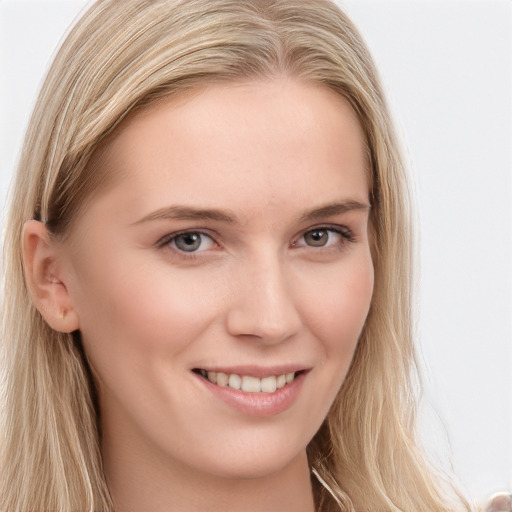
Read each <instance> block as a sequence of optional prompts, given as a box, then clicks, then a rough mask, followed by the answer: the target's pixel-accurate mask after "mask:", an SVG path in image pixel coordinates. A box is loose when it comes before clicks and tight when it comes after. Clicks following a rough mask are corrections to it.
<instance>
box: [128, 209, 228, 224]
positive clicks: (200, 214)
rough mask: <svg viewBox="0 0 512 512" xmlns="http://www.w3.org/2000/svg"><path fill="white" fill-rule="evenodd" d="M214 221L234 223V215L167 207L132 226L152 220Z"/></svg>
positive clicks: (215, 211)
mask: <svg viewBox="0 0 512 512" xmlns="http://www.w3.org/2000/svg"><path fill="white" fill-rule="evenodd" d="M168 219H175V220H214V221H217V222H227V223H234V222H236V215H234V214H233V213H231V212H229V211H224V210H216V209H202V208H191V207H188V206H168V207H164V208H159V209H158V210H155V211H154V212H151V213H150V214H149V215H146V216H145V217H142V219H140V220H138V221H136V222H135V223H134V224H142V223H144V222H149V221H154V220H168Z"/></svg>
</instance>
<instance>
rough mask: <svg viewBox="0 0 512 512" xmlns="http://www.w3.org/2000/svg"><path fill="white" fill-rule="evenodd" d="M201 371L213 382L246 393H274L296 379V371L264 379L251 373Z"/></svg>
mask: <svg viewBox="0 0 512 512" xmlns="http://www.w3.org/2000/svg"><path fill="white" fill-rule="evenodd" d="M200 373H201V375H202V376H203V377H205V378H207V379H208V380H209V381H210V382H212V383H213V384H217V386H221V387H228V386H229V387H230V388H233V389H237V390H241V391H243V392H245V393H274V392H275V391H276V390H277V389H281V388H284V387H285V386H286V385H287V384H290V383H291V382H293V380H294V379H295V372H290V373H283V374H281V375H271V376H269V377H263V378H262V379H259V378H258V377H252V376H250V375H242V376H240V375H237V374H236V373H231V374H229V375H228V374H226V373H223V372H213V371H209V372H207V371H206V370H200Z"/></svg>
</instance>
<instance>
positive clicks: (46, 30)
mask: <svg viewBox="0 0 512 512" xmlns="http://www.w3.org/2000/svg"><path fill="white" fill-rule="evenodd" d="M339 3H340V4H341V5H342V6H343V7H344V8H345V10H346V11H347V12H348V13H349V15H350V16H351V17H352V19H353V20H354V21H355V23H356V24H357V26H358V27H359V29H360V31H361V32H362V34H363V36H364V38H365V39H366V41H367V43H368V44H369V46H370V48H371V50H372V52H373V54H374V57H375V59H376V61H377V66H378V68H379V69H380V71H381V75H382V78H383V81H384V84H385V88H386V90H387V91H388V97H389V99H390V103H391V106H392V110H393V112H394V114H395V117H396V119H397V122H398V125H399V129H400V131H401V132H402V135H403V138H404V141H405V144H406V146H407V148H408V155H409V157H408V158H409V160H410V162H411V169H412V173H413V179H414V181H415V183H416V188H417V194H418V206H419V219H420V220H419V229H420V231H421V287H420V311H421V319H420V323H419V342H420V345H421V352H422V354H423V359H424V361H425V362H424V367H425V377H426V379H425V380H426V382H425V397H426V404H427V406H426V407H425V408H424V413H423V419H422V425H423V431H424V435H425V440H426V444H427V447H428V448H429V449H430V450H431V451H432V452H433V453H434V455H435V456H437V457H439V458H440V459H441V460H442V462H443V463H444V464H447V463H448V461H449V460H452V462H453V466H454V469H455V472H456V473H457V474H458V475H459V477H460V480H461V482H462V483H463V484H464V485H465V487H466V488H467V491H468V492H469V495H470V496H471V497H472V498H473V499H475V500H482V499H484V498H485V497H486V496H488V495H489V494H490V493H492V492H494V491H497V490H500V489H507V488H508V489H512V371H511V370H512V321H511V318H512V150H511V148H512V100H511V97H512V2H511V1H510V0H487V1H471V0H447V1H436V0H430V1H429V0H403V1H398V0H393V1H391V0H346V1H343V2H339ZM83 5H85V2H84V1H83V0H38V1H35V0H32V1H29V0H0V52H1V53H0V64H1V66H0V204H1V205H2V206H3V204H4V197H5V194H6V190H7V188H8V184H9V180H10V178H11V175H12V170H13V168H14V166H15V161H16V159H17V155H18V151H19V147H20V144H21V137H22V134H23V131H24V128H25V126H26V123H27V121H28V116H29V113H30V110H31V106H32V104H33V102H34V98H35V94H36V91H37V89H38V86H39V85H40V83H41V79H42V76H43V74H44V71H45V69H46V67H47V65H48V61H49V59H50V57H51V55H52V54H53V52H54V48H55V46H56V45H57V43H58V42H59V41H60V40H61V38H62V35H63V33H64V30H65V28H66V27H67V26H68V24H69V23H70V22H71V21H72V20H73V19H74V18H75V16H76V15H77V13H78V12H79V11H80V9H81V8H82V7H83ZM443 425H444V427H443ZM445 428H446V431H447V434H448V438H449V443H448V441H447V439H446V433H445V431H444V429H445Z"/></svg>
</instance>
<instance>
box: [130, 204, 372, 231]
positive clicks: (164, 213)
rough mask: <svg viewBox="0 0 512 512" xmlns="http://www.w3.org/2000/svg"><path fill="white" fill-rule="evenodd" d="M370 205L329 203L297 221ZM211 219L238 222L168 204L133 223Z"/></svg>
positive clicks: (214, 212) (215, 213)
mask: <svg viewBox="0 0 512 512" xmlns="http://www.w3.org/2000/svg"><path fill="white" fill-rule="evenodd" d="M368 209H370V205H369V204H367V203H361V202H359V201H343V202H339V203H330V204H327V205H325V206H321V207H319V208H315V209H313V210H310V211H307V212H306V213H304V214H303V215H301V217H300V219H299V221H300V222H306V221H315V220H318V219H321V218H325V217H333V216H334V215H341V214H343V213H346V212H349V211H353V210H368ZM169 219H171V220H212V221H216V222H224V223H228V224H234V223H239V220H238V218H237V216H236V215H235V214H234V213H233V212H231V211H229V210H217V209H203V208H194V207H189V206H168V207H164V208H159V209H158V210H155V211H154V212H151V213H150V214H148V215H146V216H144V217H142V219H140V220H138V221H136V222H134V225H137V224H143V223H146V222H150V221H156V220H169Z"/></svg>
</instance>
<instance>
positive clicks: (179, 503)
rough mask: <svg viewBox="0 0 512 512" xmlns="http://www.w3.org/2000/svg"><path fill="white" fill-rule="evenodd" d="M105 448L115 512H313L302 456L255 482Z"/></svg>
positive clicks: (105, 445)
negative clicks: (231, 511)
mask: <svg viewBox="0 0 512 512" xmlns="http://www.w3.org/2000/svg"><path fill="white" fill-rule="evenodd" d="M132 448H135V447H133V446H130V447H129V449H126V447H125V448H124V449H123V447H122V446H118V443H115V442H113V443H109V440H108V438H106V439H105V438H104V442H103V454H104V465H105V474H106V477H107V483H108V486H109V489H110V492H111V495H112V499H113V501H114V509H115V511H116V512H146V511H147V510H151V511H152V512H175V511H176V512H178V511H179V512H181V511H184V510H186V511H187V512H204V511H205V510H208V512H217V511H218V512H220V511H222V512H224V511H226V510H243V511H244V512H283V511H284V510H286V511H288V510H293V511H294V512H314V503H313V492H312V487H311V481H310V472H309V467H308V461H307V456H306V452H305V451H304V452H303V453H300V454H299V455H298V456H297V457H296V458H295V459H294V460H292V461H291V462H290V463H289V464H287V465H286V466H285V467H283V468H281V469H280V470H279V471H277V472H275V473H273V474H270V475H263V476H258V477H254V478H228V477H223V476H218V475H212V474H207V473H205V472H203V471H201V470H197V469H194V468H190V467H188V466H184V465H183V464H181V465H180V464H177V463H176V461H174V460H173V461H170V460H166V458H165V457H163V456H162V455H161V454H156V455H155V454H151V453H149V452H148V451H146V452H145V453H141V452H140V451H138V450H136V449H132Z"/></svg>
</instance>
